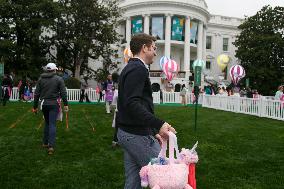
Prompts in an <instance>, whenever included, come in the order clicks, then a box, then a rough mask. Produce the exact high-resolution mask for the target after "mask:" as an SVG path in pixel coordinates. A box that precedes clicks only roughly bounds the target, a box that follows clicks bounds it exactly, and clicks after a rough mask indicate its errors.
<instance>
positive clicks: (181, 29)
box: [118, 0, 240, 85]
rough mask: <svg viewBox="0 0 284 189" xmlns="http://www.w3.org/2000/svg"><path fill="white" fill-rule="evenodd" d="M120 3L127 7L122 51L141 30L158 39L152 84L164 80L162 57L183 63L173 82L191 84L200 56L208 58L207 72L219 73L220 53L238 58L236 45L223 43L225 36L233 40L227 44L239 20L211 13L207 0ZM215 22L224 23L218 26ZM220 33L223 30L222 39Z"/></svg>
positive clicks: (123, 22) (152, 69) (147, 0)
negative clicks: (229, 46)
mask: <svg viewBox="0 0 284 189" xmlns="http://www.w3.org/2000/svg"><path fill="white" fill-rule="evenodd" d="M119 6H120V7H121V8H122V9H123V10H124V11H123V17H122V19H121V22H120V26H119V28H118V30H119V33H120V34H121V36H122V46H121V47H122V48H121V51H123V50H124V48H125V47H128V46H129V42H130V39H131V36H132V35H134V34H137V33H147V34H150V35H153V36H156V37H157V39H158V40H157V42H156V46H157V47H158V49H157V54H158V56H157V57H156V59H155V62H154V64H152V65H151V67H150V78H151V81H152V83H159V84H161V83H162V82H161V78H162V77H161V69H160V67H159V60H160V58H161V57H162V56H168V57H170V58H171V59H174V60H175V61H176V62H177V63H178V65H179V68H180V69H179V70H180V72H179V74H178V76H177V77H176V78H175V79H174V80H173V81H172V84H173V85H176V84H183V83H184V84H188V80H189V76H190V75H191V72H192V67H191V65H192V62H193V61H194V60H196V59H203V60H204V61H208V63H209V64H208V65H209V66H208V70H207V72H210V70H213V71H214V72H216V75H218V74H220V73H218V70H217V68H215V62H214V61H215V60H214V59H215V58H216V55H218V54H220V53H222V52H223V53H227V54H229V55H231V57H234V52H233V51H234V48H229V49H228V50H224V49H221V48H222V47H223V46H224V45H223V46H222V44H220V43H223V41H224V40H223V38H228V39H229V40H227V41H226V42H227V44H228V42H230V43H231V42H233V39H234V36H236V33H237V25H235V21H236V24H237V23H240V22H239V20H238V19H236V18H229V17H223V16H212V15H210V14H209V12H208V10H207V8H208V7H207V4H206V2H205V1H204V0H174V1H173V0H135V1H133V0H120V1H119ZM217 19H220V21H218V20H217ZM215 21H218V22H220V23H221V24H217V25H216V24H215ZM211 22H212V23H211ZM232 23H233V24H232ZM228 27H229V28H230V29H229V30H228V29H227V28H228ZM216 33H218V34H219V33H221V39H220V37H219V38H217V37H216ZM208 35H209V36H208ZM223 36H224V37H223ZM207 37H209V38H208V39H209V41H208V40H207ZM222 37H223V38H222ZM231 39H232V40H231ZM207 43H208V44H207ZM211 43H212V44H211ZM121 54H122V53H121ZM211 64H212V65H213V66H212V67H211ZM221 74H222V73H221ZM202 79H203V77H202Z"/></svg>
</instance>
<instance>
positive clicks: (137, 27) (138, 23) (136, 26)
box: [131, 16, 143, 35]
mask: <svg viewBox="0 0 284 189" xmlns="http://www.w3.org/2000/svg"><path fill="white" fill-rule="evenodd" d="M142 32H143V17H142V16H136V17H133V18H131V34H132V35H135V34H138V33H142Z"/></svg>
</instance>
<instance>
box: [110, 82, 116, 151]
mask: <svg viewBox="0 0 284 189" xmlns="http://www.w3.org/2000/svg"><path fill="white" fill-rule="evenodd" d="M112 90H113V99H112V104H111V108H112V110H114V115H113V120H112V127H113V128H115V131H114V135H113V140H112V147H116V146H118V144H117V136H116V134H117V127H116V124H115V118H116V112H117V111H118V110H117V98H118V90H117V88H116V87H114V86H113V87H112Z"/></svg>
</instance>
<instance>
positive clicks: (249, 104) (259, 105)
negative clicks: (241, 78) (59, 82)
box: [202, 95, 284, 121]
mask: <svg viewBox="0 0 284 189" xmlns="http://www.w3.org/2000/svg"><path fill="white" fill-rule="evenodd" d="M202 107H207V108H213V109H217V110H224V111H230V112H236V113H243V114H249V115H255V116H259V117H267V118H272V119H277V120H282V121H284V102H281V101H279V100H271V99H266V98H258V99H255V98H243V97H233V96H232V97H231V96H212V95H204V96H203V101H202Z"/></svg>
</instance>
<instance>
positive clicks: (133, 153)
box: [117, 129, 161, 189]
mask: <svg viewBox="0 0 284 189" xmlns="http://www.w3.org/2000/svg"><path fill="white" fill-rule="evenodd" d="M117 138H118V143H119V145H120V146H122V148H123V150H124V169H125V186H124V189H142V187H141V179H140V176H139V171H140V169H141V168H142V167H143V166H145V165H148V163H149V162H150V160H151V159H152V158H155V157H158V155H159V152H160V150H161V147H160V145H159V142H158V140H157V139H155V138H154V137H153V136H150V135H147V136H141V135H134V134H130V133H127V132H125V131H123V130H121V129H118V131H117Z"/></svg>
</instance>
